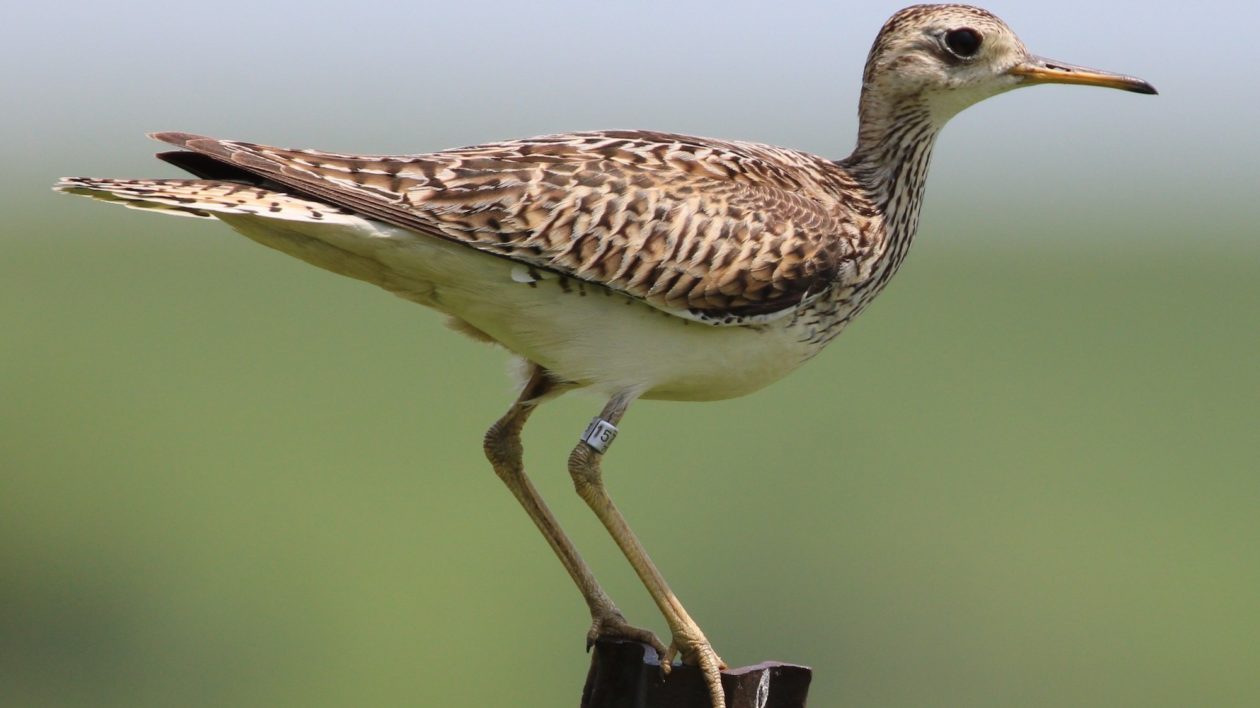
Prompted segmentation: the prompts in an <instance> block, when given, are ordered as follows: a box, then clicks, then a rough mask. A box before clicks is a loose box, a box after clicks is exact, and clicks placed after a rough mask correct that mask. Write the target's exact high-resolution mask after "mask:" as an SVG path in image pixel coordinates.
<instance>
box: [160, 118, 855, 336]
mask: <svg viewBox="0 0 1260 708" xmlns="http://www.w3.org/2000/svg"><path fill="white" fill-rule="evenodd" d="M154 137H156V138H157V139H159V140H163V141H165V142H169V143H172V144H175V145H179V146H181V147H184V148H186V149H188V150H192V151H196V152H198V153H202V154H205V155H207V156H210V157H212V158H215V159H217V160H221V161H223V162H225V163H229V164H231V165H234V166H239V167H240V168H241V169H242V170H245V171H247V172H249V173H252V174H254V175H257V176H259V177H262V178H264V179H265V180H268V181H270V182H274V183H276V184H277V185H281V186H283V187H284V188H287V189H289V190H293V191H294V192H296V193H299V194H303V195H309V196H310V197H314V198H316V199H318V200H320V201H323V202H326V203H328V204H331V205H336V206H338V207H341V208H343V209H347V210H349V211H353V212H356V213H359V214H363V215H365V216H369V217H371V218H374V219H378V220H380V221H383V222H386V223H389V224H393V225H395V226H401V227H403V228H407V229H412V230H415V231H419V232H421V233H425V234H430V235H432V236H437V237H441V238H445V239H449V240H452V241H456V242H459V243H463V244H466V245H468V246H471V247H473V248H476V249H478V250H481V251H485V252H487V253H492V254H495V255H498V256H503V257H507V258H510V259H512V260H515V261H519V262H521V263H523V264H526V265H529V266H531V267H536V268H541V269H545V270H550V271H554V272H556V273H558V274H560V275H563V276H568V277H573V278H578V279H581V280H585V281H589V282H591V283H595V284H598V285H602V286H605V287H608V288H611V289H612V290H614V291H618V292H621V293H624V294H626V295H629V296H632V297H634V298H638V299H641V300H643V301H645V302H647V303H649V304H651V305H653V306H655V307H657V308H660V309H663V310H666V311H668V312H671V313H672V314H678V315H683V316H688V317H690V318H694V319H700V320H704V321H708V322H712V323H719V324H720V323H724V324H744V323H748V322H751V321H763V320H765V319H772V318H774V317H775V316H778V315H782V314H784V313H786V312H789V311H791V310H792V309H793V308H795V307H797V306H798V305H800V304H801V303H802V301H805V300H807V299H809V298H811V297H814V296H817V295H819V294H820V293H822V292H824V291H826V290H827V289H828V288H829V287H831V286H832V285H833V284H835V283H836V282H843V281H844V280H845V279H846V278H849V279H853V278H855V277H857V274H858V273H859V272H860V271H861V270H862V269H861V268H859V267H858V265H859V263H860V262H861V261H862V260H864V259H867V260H869V259H870V258H872V257H873V256H874V255H875V254H876V253H877V251H878V247H879V235H878V232H877V231H876V230H875V229H873V228H871V226H872V222H871V219H870V217H871V216H873V215H874V214H875V210H874V208H873V206H872V205H871V204H870V203H868V202H866V201H864V200H863V199H862V198H861V196H860V195H861V193H862V192H861V190H859V189H858V188H857V186H856V185H855V183H854V182H853V180H852V178H851V177H849V176H848V175H847V174H846V173H845V172H844V171H843V170H841V169H839V168H838V167H837V166H836V164H835V163H833V162H830V161H827V160H824V159H822V158H820V157H816V156H813V155H809V154H806V153H801V152H796V151H792V150H786V149H782V148H775V147H771V146H766V145H757V144H751V143H738V142H724V141H718V140H707V139H701V138H694V137H687V136H681V135H671V134H665V133H652V132H643V131H609V132H591V133H576V134H569V135H551V136H543V137H538V138H532V139H528V140H515V141H509V142H502V143H493V144H487V145H479V146H474V147H467V148H458V149H454V150H446V151H443V152H437V153H430V154H424V155H401V156H362V155H345V154H337V153H328V152H319V151H314V150H289V149H283V148H277V147H270V146H266V145H257V144H253V143H246V142H239V141H232V140H216V139H212V138H205V137H200V136H195V135H189V134H185V133H158V134H155V136H154Z"/></svg>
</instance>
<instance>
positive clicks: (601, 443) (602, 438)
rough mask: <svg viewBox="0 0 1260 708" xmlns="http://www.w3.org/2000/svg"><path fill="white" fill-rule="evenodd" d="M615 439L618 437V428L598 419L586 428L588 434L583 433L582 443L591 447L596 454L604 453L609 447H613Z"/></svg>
mask: <svg viewBox="0 0 1260 708" xmlns="http://www.w3.org/2000/svg"><path fill="white" fill-rule="evenodd" d="M615 437H617V426H615V425H613V424H612V423H609V422H608V421H606V420H604V419H603V418H598V417H597V418H595V419H594V420H592V421H591V424H590V425H588V426H586V432H584V433H582V442H584V443H586V444H587V445H590V446H591V449H592V450H594V451H595V452H598V453H603V452H604V451H605V450H607V449H608V446H609V445H612V441H613V438H615Z"/></svg>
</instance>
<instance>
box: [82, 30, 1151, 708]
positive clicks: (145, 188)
mask: <svg viewBox="0 0 1260 708" xmlns="http://www.w3.org/2000/svg"><path fill="white" fill-rule="evenodd" d="M863 79H864V80H863V88H862V96H861V102H860V106H859V116H860V122H859V130H858V141H857V146H856V149H855V150H854V152H853V154H852V155H850V156H849V157H848V158H846V159H844V160H841V161H839V162H832V161H830V160H826V159H824V158H821V157H816V156H813V155H808V154H805V153H801V152H797V151H794V150H787V149H783V148H777V147H771V146H767V145H757V144H752V143H740V142H729V141H724V140H711V139H705V138H694V137H687V136H681V135H672V134H667V133H654V132H646V131H608V132H593V133H575V134H571V135H551V136H544V137H539V138H533V139H529V140H515V141H509V142H502V143H491V144H486V145H479V146H475V147H467V148H459V149H454V150H446V151H443V152H437V153H429V154H423V155H396V156H368V155H346V154H337V153H327V152H317V151H313V150H289V149H283V148H276V147H268V146H265V145H257V144H253V143H245V142H239V141H234V140H217V139H213V138H205V137H200V136H195V135H189V134H186V133H158V134H156V135H155V137H157V138H158V139H160V140H163V141H166V142H168V143H172V144H174V145H177V146H179V147H180V148H182V150H181V151H178V152H171V153H163V154H162V155H160V157H162V159H164V160H166V161H168V162H171V163H173V164H175V165H178V166H180V167H182V168H184V169H187V170H188V171H190V172H192V173H193V174H195V175H198V177H200V179H192V180H119V179H93V178H69V179H66V180H63V181H62V182H61V183H60V184H59V185H58V188H59V189H62V190H64V191H67V192H71V193H75V194H83V195H87V196H91V197H95V198H98V199H104V200H107V201H113V202H119V203H123V204H125V205H127V206H132V207H136V208H141V209H150V210H157V211H162V212H165V213H172V214H179V215H185V216H197V217H211V218H217V219H221V220H223V221H224V222H226V223H228V224H229V225H231V226H232V227H233V228H235V229H237V230H238V231H240V232H241V233H243V234H245V235H246V236H249V237H250V238H252V239H254V240H256V241H258V242H260V243H262V244H264V245H267V246H269V247H272V248H275V249H278V250H280V251H283V252H285V253H288V254H290V255H293V256H295V257H297V258H301V259H302V260H305V261H307V262H309V263H312V264H314V265H317V266H319V267H322V268H326V269H328V270H331V271H334V272H337V273H341V274H344V275H348V276H351V277H355V278H359V279H361V280H365V281H367V282H371V283H374V284H376V285H379V286H381V287H383V288H385V289H387V290H389V291H391V292H394V293H396V294H398V295H401V296H403V297H406V298H408V299H411V300H413V301H415V302H418V303H421V304H423V305H426V306H429V307H432V308H435V309H437V310H440V311H441V312H444V313H446V314H447V315H449V316H450V317H451V318H452V321H453V322H454V324H455V325H456V326H457V328H458V329H460V330H462V331H464V332H466V333H469V334H472V335H473V336H475V337H476V338H478V339H483V340H487V341H493V342H498V343H499V344H502V345H503V346H504V347H506V348H508V349H510V350H511V351H513V352H515V353H516V354H517V355H519V356H520V357H521V358H522V359H523V360H525V361H526V362H527V367H526V368H527V371H528V380H527V382H526V384H525V385H524V387H523V390H522V392H521V394H520V396H519V398H518V399H517V401H516V403H515V404H514V405H513V406H512V407H511V408H510V409H509V410H508V412H507V413H506V414H505V415H504V416H503V417H502V418H501V419H500V420H499V421H498V422H497V423H496V424H495V425H494V426H492V427H491V429H490V431H489V432H488V433H487V434H486V439H485V451H486V455H487V457H488V458H489V459H490V462H491V464H492V466H493V467H494V469H495V472H496V473H497V474H498V475H499V476H500V477H501V478H502V479H503V480H504V482H505V483H506V484H507V486H508V488H509V489H510V490H511V491H512V493H513V494H514V495H515V496H516V498H517V499H518V500H519V501H520V503H521V504H522V506H523V507H524V508H525V509H526V511H527V512H528V514H529V515H530V518H531V519H532V520H533V521H534V523H535V524H536V525H537V526H538V528H539V529H540V530H541V531H542V533H543V535H544V536H545V537H546V538H547V541H548V543H549V544H550V545H551V547H552V549H553V550H554V551H555V552H556V554H557V555H558V556H559V558H560V560H561V562H562V563H563V565H564V567H565V569H566V570H567V571H568V572H569V574H570V576H571V577H572V578H573V580H574V582H575V583H576V584H577V586H578V587H579V589H580V590H581V592H582V595H583V597H584V598H585V600H586V602H587V605H588V607H589V609H590V612H591V618H592V625H591V629H590V632H589V633H588V639H593V638H595V637H597V636H610V635H611V636H621V637H630V638H634V639H637V640H640V641H645V642H649V643H651V644H652V645H653V646H655V647H656V648H657V649H658V651H660V652H662V653H665V654H666V657H665V659H666V661H665V666H668V664H669V658H670V656H672V653H673V652H674V651H675V650H676V651H679V652H681V654H682V656H683V659H684V660H685V661H688V662H692V663H696V664H699V665H700V666H701V667H702V669H703V670H704V673H705V677H706V681H707V682H708V686H709V689H710V691H711V693H712V697H713V705H714V706H715V707H719V708H720V707H721V706H722V705H723V703H724V699H723V696H722V688H721V682H720V677H719V670H720V668H721V667H722V662H721V659H719V658H718V656H717V654H716V653H715V652H714V651H713V648H712V646H710V644H709V642H708V640H707V639H706V638H705V636H704V633H703V632H702V631H701V630H700V628H699V626H698V625H697V624H696V623H695V622H694V621H693V620H692V619H691V617H690V616H689V615H688V614H687V612H686V610H685V609H683V607H682V604H681V603H680V602H679V601H678V599H677V597H675V596H674V594H673V592H672V591H671V590H670V589H669V586H668V585H667V584H666V582H665V579H664V577H663V576H662V575H661V574H660V572H659V571H658V570H657V569H656V567H655V566H654V565H653V564H652V562H651V559H650V558H649V557H648V555H647V553H646V551H645V550H644V549H643V548H642V546H641V545H640V544H639V542H638V539H637V538H636V537H635V535H634V534H633V532H631V531H630V527H629V525H628V524H627V523H626V522H625V519H624V518H622V516H621V514H620V513H619V512H618V511H617V508H616V506H615V505H614V504H613V502H612V499H611V498H609V496H608V494H607V492H606V491H605V489H604V485H603V483H602V478H601V475H600V466H599V465H600V458H601V455H602V454H603V452H604V451H605V450H606V448H607V444H608V443H609V442H610V441H611V438H612V435H613V434H615V432H616V427H615V426H616V424H617V423H618V422H620V420H621V417H622V415H623V414H624V413H625V411H626V410H627V408H628V407H629V405H630V404H631V403H632V402H633V401H634V400H635V399H637V398H664V399H674V400H708V399H717V398H729V397H732V396H739V395H743V394H746V393H749V392H751V391H755V390H757V389H759V388H761V387H763V386H765V385H767V384H769V383H770V382H772V381H774V380H776V379H778V378H780V377H782V376H784V375H785V374H787V373H788V372H790V371H792V370H794V369H795V368H797V367H798V366H799V365H800V364H801V363H802V362H804V361H805V360H807V359H809V358H810V357H812V356H814V355H815V354H816V353H818V352H819V351H820V350H821V349H822V348H823V346H825V345H826V344H827V342H829V341H831V340H832V339H833V338H834V337H835V336H836V335H837V334H839V332H840V331H841V329H842V328H843V327H844V326H845V324H846V323H848V322H849V321H850V320H851V319H852V318H853V317H854V316H856V315H857V314H858V313H859V312H861V311H862V309H863V308H864V307H865V306H866V305H867V304H868V303H870V301H871V300H872V299H873V298H874V297H875V296H876V295H877V294H878V293H879V292H880V290H881V289H882V288H883V287H884V285H885V284H887V283H888V281H889V279H890V278H891V277H892V276H893V274H894V273H895V272H896V271H897V268H898V266H899V265H900V264H901V262H902V261H903V259H904V258H905V257H906V253H907V252H908V249H909V247H910V242H911V240H912V238H913V236H914V234H915V231H916V230H917V227H918V219H919V206H920V204H921V203H922V197H923V189H924V184H925V181H926V178H927V168H928V163H929V161H930V158H931V152H932V147H933V145H934V143H935V140H936V136H937V134H938V132H939V131H940V129H941V128H942V127H943V126H944V125H945V123H946V121H948V120H949V119H950V118H951V117H952V116H953V115H955V114H956V113H958V112H959V111H960V110H962V109H963V108H966V107H967V106H968V105H971V104H973V103H975V102H977V101H980V100H982V99H984V98H987V97H989V96H993V95H996V94H998V93H1002V92H1004V91H1007V90H1010V89H1013V88H1016V87H1018V86H1023V85H1029V84H1034V83H1047V82H1057V83H1079V84H1092V85H1099V86H1108V87H1112V88H1121V89H1125V90H1129V91H1136V92H1139V93H1154V92H1155V91H1154V89H1153V88H1152V87H1151V86H1150V85H1149V84H1147V83H1146V82H1144V81H1141V80H1138V79H1134V78H1131V77H1126V76H1120V75H1116V74H1108V73H1105V72H1098V71H1094V70H1091V69H1084V68H1082V67H1074V66H1070V65H1066V64H1061V63H1057V62H1048V61H1046V60H1044V59H1040V58H1037V57H1035V56H1033V55H1031V54H1029V52H1028V50H1027V49H1026V48H1025V47H1024V45H1023V44H1022V43H1021V42H1020V41H1019V39H1018V38H1017V37H1015V35H1014V33H1012V32H1011V31H1010V29H1009V28H1007V27H1006V25H1005V24H1003V23H1002V21H1001V20H999V19H998V18H996V17H994V16H993V15H992V14H990V13H988V12H986V11H984V10H981V9H979V8H974V7H968V6H964V5H921V6H915V7H911V8H907V9H905V10H902V11H901V12H898V13H897V14H895V15H894V16H893V17H892V18H891V19H889V21H888V22H887V23H886V24H885V25H884V27H883V29H882V30H881V31H880V33H879V36H878V37H877V38H876V40H875V44H874V46H873V47H872V49H871V53H870V55H869V57H868V59H867V63H866V69H865V72H864V75H863ZM582 387H587V388H591V389H594V390H596V391H599V392H601V393H603V394H604V395H605V396H607V398H608V404H607V405H606V406H605V407H604V409H603V410H602V411H601V413H600V416H599V418H598V419H597V420H596V421H595V422H594V423H593V424H592V425H591V427H590V428H589V429H588V430H587V432H586V433H584V434H583V436H582V442H580V443H579V444H578V446H577V447H576V448H575V449H574V450H573V452H572V453H571V455H570V458H569V472H570V474H571V476H572V478H573V481H574V484H575V487H576V488H577V491H578V493H579V494H580V495H581V496H582V498H583V499H584V500H585V501H586V502H587V504H588V505H589V506H590V507H591V509H592V510H593V511H594V512H595V514H596V515H597V516H598V517H599V518H600V520H601V521H602V522H603V523H604V525H605V527H606V528H607V529H608V530H609V533H610V534H611V535H612V537H613V538H614V539H615V540H616V542H617V543H618V545H619V546H620V547H621V549H622V551H623V552H624V553H625V555H626V558H627V559H628V560H629V562H630V563H631V565H632V566H633V567H634V569H635V571H636V572H637V573H638V575H639V577H640V579H641V580H642V581H643V583H644V585H645V586H646V587H647V589H648V592H649V593H650V594H651V596H652V598H653V600H654V601H655V602H656V604H657V607H658V608H660V610H661V612H662V614H663V615H664V617H665V620H666V622H667V623H668V625H669V629H670V634H671V643H670V646H669V647H668V649H667V648H666V646H665V645H663V644H662V643H661V642H660V641H659V640H657V639H656V638H655V636H654V635H652V634H651V633H650V632H646V631H644V630H641V629H638V628H636V627H633V626H631V625H629V624H628V623H627V622H626V620H625V618H624V617H623V616H622V615H621V612H620V611H619V610H618V609H617V607H616V605H614V604H613V602H612V600H611V599H609V597H608V596H607V595H606V594H605V593H604V591H603V590H602V589H601V588H600V586H599V583H598V582H596V580H595V578H594V576H593V575H592V574H591V572H590V569H589V568H588V567H587V566H586V564H585V563H584V562H583V561H582V559H581V557H580V556H579V555H578V553H577V551H576V549H575V548H574V547H573V545H572V543H571V542H570V541H569V539H568V537H567V536H565V534H564V533H563V532H562V531H561V530H560V527H559V524H558V523H557V522H556V520H555V518H554V517H553V516H552V515H551V512H550V511H549V510H548V509H547V507H546V505H545V504H544V503H543V501H542V499H541V497H540V496H539V495H538V493H537V490H535V489H534V487H533V485H532V483H531V482H530V481H529V479H528V478H527V477H526V476H525V473H524V468H523V465H522V461H521V454H522V452H521V443H520V431H521V429H522V427H523V426H524V424H525V421H526V419H527V418H528V417H529V415H530V414H531V413H532V411H533V410H534V408H535V407H536V406H537V405H538V404H539V403H540V402H542V401H543V400H546V399H548V398H550V397H553V396H556V395H558V394H560V393H562V392H564V391H566V390H569V389H572V388H582Z"/></svg>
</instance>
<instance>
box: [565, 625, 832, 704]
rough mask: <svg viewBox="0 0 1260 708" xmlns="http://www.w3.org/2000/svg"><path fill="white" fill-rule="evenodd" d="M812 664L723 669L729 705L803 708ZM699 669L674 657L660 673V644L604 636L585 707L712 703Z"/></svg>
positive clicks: (597, 649) (597, 646)
mask: <svg viewBox="0 0 1260 708" xmlns="http://www.w3.org/2000/svg"><path fill="white" fill-rule="evenodd" d="M811 677H812V673H811V671H810V669H809V667H806V666H797V665H795V664H782V663H778V662H766V663H762V664H755V665H753V666H745V667H743V668H739V669H728V670H726V671H723V672H722V689H723V690H724V691H725V693H726V705H727V708H804V706H805V698H806V694H808V693H809V681H810V678H811ZM711 705H712V702H711V701H710V700H709V691H708V689H707V688H706V687H705V684H704V680H703V677H702V676H701V674H700V669H698V668H696V667H694V666H685V665H681V664H677V663H675V664H674V666H673V668H672V669H671V671H670V672H669V675H668V676H665V675H664V674H662V673H661V660H660V657H659V656H658V655H657V653H656V650H655V649H653V648H652V647H650V646H647V645H645V644H639V643H638V642H631V641H624V640H618V639H608V640H606V639H600V640H598V641H597V642H595V648H594V651H593V653H592V655H591V669H590V671H589V672H588V673H587V675H586V686H585V688H583V689H582V706H581V708H709V707H710V706H711Z"/></svg>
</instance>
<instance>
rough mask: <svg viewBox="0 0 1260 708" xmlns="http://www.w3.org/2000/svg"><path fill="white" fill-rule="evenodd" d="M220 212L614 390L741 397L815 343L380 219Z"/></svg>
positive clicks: (266, 241) (579, 379)
mask: <svg viewBox="0 0 1260 708" xmlns="http://www.w3.org/2000/svg"><path fill="white" fill-rule="evenodd" d="M219 218H221V219H223V220H224V221H225V222H227V223H228V224H230V225H231V226H232V227H233V228H235V229H237V230H238V231H240V232H242V233H244V234H245V235H246V236H249V237H250V238H251V239H253V240H255V241H258V242H259V243H262V244H263V245H266V246H269V247H272V248H275V249H278V250H280V251H283V252H284V253H287V254H289V255H292V256H294V257H297V258H301V259H302V260H304V261H307V262H308V263H312V264H314V265H317V266H319V267H321V268H325V269H327V270H331V271H333V272H336V273H340V274H342V275H348V276H351V277H354V278H358V279H360V280H365V281H367V282H370V283H373V284H375V285H379V286H380V287H382V288H385V289H386V290H389V291H390V292H393V293H395V294H397V295H399V296H401V297H405V298H407V299H409V300H412V301H415V302H418V303H420V304H423V305H427V306H429V307H432V308H434V309H437V310H440V311H442V312H444V313H446V314H448V315H451V316H452V317H455V318H457V319H459V320H460V321H462V322H464V323H467V324H468V325H471V326H472V327H474V328H476V329H477V330H480V331H481V332H483V333H485V334H486V335H488V336H489V337H490V338H492V339H493V340H495V341H497V342H499V343H500V344H502V345H503V346H504V347H506V348H507V349H509V350H511V351H513V352H515V353H516V354H519V355H520V356H522V357H524V358H526V359H528V360H530V361H533V362H536V363H538V364H540V365H542V366H544V367H546V368H547V369H550V370H551V371H553V372H554V373H555V374H556V375H557V376H559V377H560V378H562V379H565V380H568V381H573V382H576V383H579V384H581V385H583V386H589V387H592V388H595V389H596V390H599V391H601V392H603V393H605V394H608V395H612V394H615V393H618V392H622V391H627V390H633V391H637V392H640V393H641V395H642V397H644V398H658V399H669V400H714V399H722V398H733V397H736V396H742V395H744V394H747V393H751V392H753V391H756V390H758V389H760V388H762V387H764V386H766V385H767V384H770V383H771V382H773V381H775V380H777V379H779V378H781V377H783V376H784V375H785V374H787V373H788V372H790V371H792V370H793V369H795V368H796V367H798V366H800V364H801V363H802V362H803V361H805V360H806V359H808V358H809V357H810V356H812V354H813V353H814V352H815V351H816V349H817V346H812V345H807V344H803V343H801V342H799V341H798V336H797V335H796V334H795V333H794V332H793V331H791V330H790V329H788V327H787V320H788V318H784V319H781V320H777V321H775V322H771V323H769V324H766V325H763V326H760V327H756V328H754V327H730V326H725V327H719V326H713V325H707V324H702V323H698V322H691V321H688V320H684V319H682V318H679V317H675V316H673V315H669V314H667V313H665V312H662V311H660V310H657V309H656V308H653V307H651V306H649V305H646V304H643V303H641V302H638V301H636V300H633V299H631V298H628V297H626V296H623V295H620V294H617V293H615V292H612V291H610V290H608V289H606V288H602V287H600V286H596V285H592V284H590V283H583V282H580V281H577V280H573V279H568V280H565V281H563V282H562V280H561V279H560V278H558V277H557V276H556V275H555V274H552V273H545V272H538V271H534V272H533V273H532V274H530V273H528V272H527V271H526V270H525V269H524V268H522V267H521V266H519V265H518V264H516V263H515V262H513V261H510V260H508V259H506V258H500V257H497V256H493V255H488V254H485V253H482V252H479V251H476V250H473V249H471V248H469V247H467V246H463V245H459V244H454V243H450V242H447V241H442V240H440V239H437V238H431V237H428V236H424V235H422V234H417V233H414V232H411V231H407V230H405V229H400V228H396V227H392V226H388V225H385V224H382V223H380V222H375V221H369V220H366V219H365V220H362V224H355V225H350V226H348V225H344V224H319V223H305V222H295V221H280V220H274V219H265V218H258V217H245V216H233V215H219ZM535 278H541V279H540V280H535Z"/></svg>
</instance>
